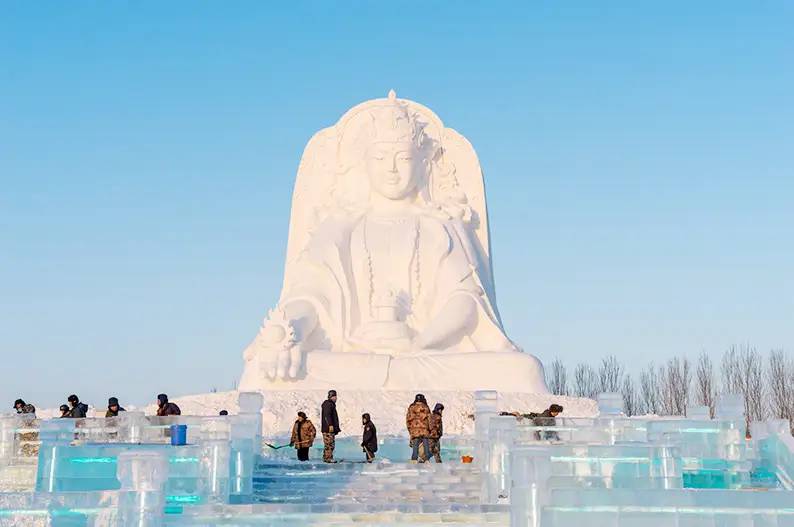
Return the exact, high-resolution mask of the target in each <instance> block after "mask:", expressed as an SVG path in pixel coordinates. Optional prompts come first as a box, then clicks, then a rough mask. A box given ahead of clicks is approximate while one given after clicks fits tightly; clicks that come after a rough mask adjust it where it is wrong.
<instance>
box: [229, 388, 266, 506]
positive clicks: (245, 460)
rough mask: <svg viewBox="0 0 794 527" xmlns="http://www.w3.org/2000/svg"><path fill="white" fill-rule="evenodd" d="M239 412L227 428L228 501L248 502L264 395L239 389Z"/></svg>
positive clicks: (259, 435)
mask: <svg viewBox="0 0 794 527" xmlns="http://www.w3.org/2000/svg"><path fill="white" fill-rule="evenodd" d="M238 402H239V406H240V413H239V414H238V415H237V416H235V418H234V420H233V424H232V428H231V471H232V475H231V478H232V479H231V490H230V497H229V499H230V501H231V502H232V503H245V502H248V501H250V499H251V496H252V495H253V493H254V464H255V463H256V458H257V456H258V455H259V454H260V452H261V449H262V407H263V406H264V403H265V398H264V397H263V396H262V394H261V393H259V392H240V395H239V398H238Z"/></svg>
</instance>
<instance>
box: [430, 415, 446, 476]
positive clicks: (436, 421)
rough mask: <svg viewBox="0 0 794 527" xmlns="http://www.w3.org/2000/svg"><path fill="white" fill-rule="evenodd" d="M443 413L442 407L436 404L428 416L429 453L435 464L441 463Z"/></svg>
mask: <svg viewBox="0 0 794 527" xmlns="http://www.w3.org/2000/svg"><path fill="white" fill-rule="evenodd" d="M443 412H444V405H443V404H441V403H436V405H435V406H434V407H433V413H432V414H431V415H430V453H431V454H432V455H433V458H434V459H435V460H436V463H441V436H443V435H444V420H443V417H442V413H443Z"/></svg>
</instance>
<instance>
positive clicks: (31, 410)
mask: <svg viewBox="0 0 794 527" xmlns="http://www.w3.org/2000/svg"><path fill="white" fill-rule="evenodd" d="M14 410H16V411H17V413H18V414H20V415H21V414H32V417H36V407H35V406H33V405H32V404H27V403H26V402H25V401H23V400H22V399H17V400H16V401H14Z"/></svg>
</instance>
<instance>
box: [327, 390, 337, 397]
mask: <svg viewBox="0 0 794 527" xmlns="http://www.w3.org/2000/svg"><path fill="white" fill-rule="evenodd" d="M331 397H336V390H328V398H329V399H330V398H331Z"/></svg>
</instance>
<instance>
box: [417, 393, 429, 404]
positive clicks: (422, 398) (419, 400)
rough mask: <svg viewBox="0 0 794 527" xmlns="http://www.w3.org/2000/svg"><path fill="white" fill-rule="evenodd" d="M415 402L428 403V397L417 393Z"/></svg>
mask: <svg viewBox="0 0 794 527" xmlns="http://www.w3.org/2000/svg"><path fill="white" fill-rule="evenodd" d="M414 402H415V403H427V399H425V396H424V395H422V394H421V393H417V394H416V397H415V398H414Z"/></svg>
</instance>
